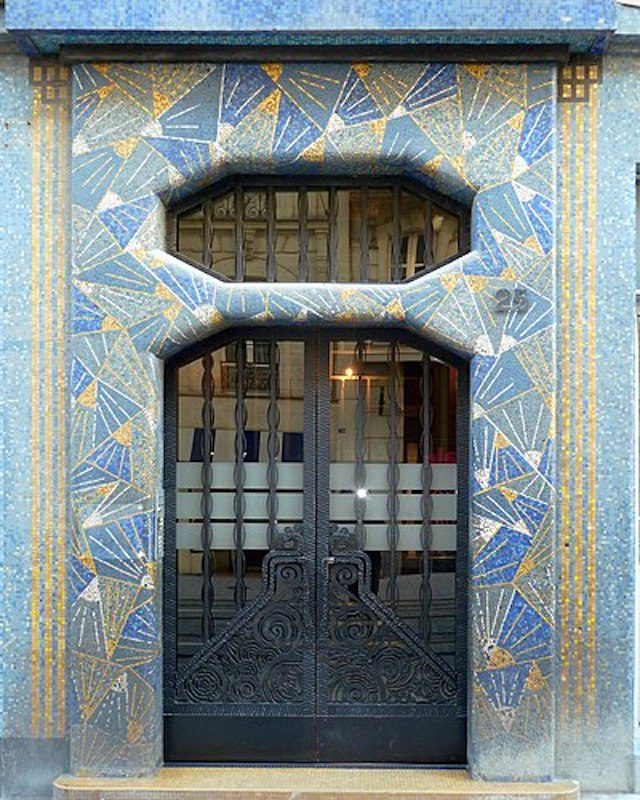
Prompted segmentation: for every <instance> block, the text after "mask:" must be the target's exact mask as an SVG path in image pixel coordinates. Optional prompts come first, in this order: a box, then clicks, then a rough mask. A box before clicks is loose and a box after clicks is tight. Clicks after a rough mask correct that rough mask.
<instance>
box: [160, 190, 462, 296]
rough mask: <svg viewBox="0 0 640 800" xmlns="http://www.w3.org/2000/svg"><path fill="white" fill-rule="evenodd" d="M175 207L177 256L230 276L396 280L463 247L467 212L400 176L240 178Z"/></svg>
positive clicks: (431, 266) (238, 278) (431, 265)
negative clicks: (362, 177) (285, 179)
mask: <svg viewBox="0 0 640 800" xmlns="http://www.w3.org/2000/svg"><path fill="white" fill-rule="evenodd" d="M173 213H174V217H173V223H174V225H172V226H171V227H172V228H175V230H176V232H177V252H178V254H179V255H181V256H182V257H184V258H187V259H189V260H191V261H193V262H194V263H196V264H198V265H200V266H201V267H202V268H204V269H206V270H208V271H211V272H213V273H215V274H217V275H218V276H220V277H222V278H225V279H227V280H234V281H246V280H251V281H287V282H293V281H300V282H306V281H338V282H379V283H397V282H399V281H402V280H409V279H411V278H413V277H415V276H417V275H419V274H421V273H422V272H424V271H428V270H431V269H434V268H435V267H437V266H439V265H441V264H442V263H445V262H446V261H448V260H450V259H451V258H454V257H456V256H458V255H460V254H461V253H463V252H465V251H467V250H468V247H469V214H468V209H467V208H466V207H464V206H461V205H459V204H457V203H455V202H453V201H451V200H450V199H449V198H445V197H441V196H439V195H434V194H432V193H430V194H427V193H425V191H424V189H423V188H422V187H421V186H420V185H419V184H414V183H413V182H411V181H406V180H395V181H390V180H388V179H387V180H373V179H368V180H366V181H360V182H358V181H354V180H337V179H334V181H332V182H330V183H327V182H326V180H325V179H321V180H319V179H314V178H311V177H310V178H307V179H306V181H305V183H300V182H294V181H289V182H287V181H284V180H283V179H278V180H277V181H267V180H264V179H259V178H244V179H237V180H234V181H226V182H223V183H221V184H218V185H217V186H216V187H214V189H213V190H212V191H210V192H208V193H207V194H205V195H203V197H202V199H201V200H200V201H198V202H196V203H195V205H194V203H193V200H192V201H191V205H190V206H189V207H188V208H186V209H183V208H178V209H175V210H174V212H173Z"/></svg>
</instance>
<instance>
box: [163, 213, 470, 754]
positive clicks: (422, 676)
mask: <svg viewBox="0 0 640 800" xmlns="http://www.w3.org/2000/svg"><path fill="white" fill-rule="evenodd" d="M235 200H237V197H236V198H235ZM273 202H274V198H273V197H272V198H271V199H269V197H267V199H266V206H265V208H266V207H269V206H270V205H272V204H273ZM359 235H360V234H359ZM230 364H232V365H233V369H234V373H233V380H232V381H230V382H228V384H226V385H225V384H223V383H221V382H220V381H219V379H218V377H219V375H220V374H221V371H222V370H223V368H224V367H225V366H226V367H228V366H229V365H230ZM252 366H253V367H260V368H261V369H264V370H265V381H264V382H263V384H262V387H261V390H260V391H249V388H248V387H249V384H248V380H247V377H248V375H249V374H250V373H249V368H250V367H252ZM180 375H182V377H180V378H179V386H178V376H180ZM190 376H191V377H190ZM465 376H466V365H465V364H464V363H463V362H462V361H460V360H459V359H456V358H454V357H453V356H449V355H448V354H446V353H443V352H441V351H440V350H439V349H438V348H436V347H435V346H431V345H429V347H428V348H427V347H426V346H425V344H424V342H422V341H421V340H419V339H417V338H416V337H413V336H410V335H407V334H400V333H392V332H381V331H376V332H373V331H371V332H362V331H360V332H358V333H357V334H355V335H351V336H350V335H349V334H348V333H343V334H342V335H340V336H338V334H335V335H334V334H333V333H331V332H327V331H324V332H319V331H315V332H314V331H310V332H308V333H304V332H295V334H293V335H291V334H289V338H286V339H285V338H283V337H282V334H281V333H278V332H277V331H265V330H264V329H262V330H260V331H253V332H252V331H247V332H245V333H243V334H242V335H238V334H234V333H233V332H229V333H227V334H221V335H220V336H218V337H216V339H215V340H214V341H213V342H209V343H204V344H200V345H197V346H196V347H195V348H194V349H193V350H192V351H191V352H190V353H186V354H183V355H182V356H180V360H177V359H176V360H175V361H173V362H170V363H169V365H168V367H167V403H166V405H167V431H168V444H167V464H166V469H167V476H168V477H167V483H166V485H167V489H168V492H169V495H170V496H169V500H168V502H167V509H168V517H167V534H166V547H167V549H168V551H169V553H168V555H167V558H166V560H165V570H166V571H165V583H166V587H167V590H166V594H165V597H166V602H165V635H166V640H165V666H166V674H165V698H166V711H167V726H168V728H167V731H168V737H167V742H168V743H169V744H168V748H169V752H168V754H167V757H168V758H169V760H171V758H176V759H187V760H192V761H194V760H195V761H198V760H202V761H206V760H224V758H225V756H224V755H223V754H225V753H227V754H229V753H230V754H233V753H238V754H240V755H238V756H234V755H229V756H228V757H229V758H230V760H234V759H235V758H236V757H238V758H240V759H242V758H245V759H248V760H265V759H266V760H277V759H282V760H286V759H288V758H292V759H293V760H306V761H318V760H323V759H325V760H347V761H349V760H351V761H358V760H383V761H384V760H389V761H393V760H408V761H412V760H418V761H420V760H421V761H432V760H435V761H440V762H443V761H459V760H461V759H463V758H464V731H465V727H464V725H465V723H464V720H465V694H466V687H465V673H466V633H465V630H466V605H465V603H466V600H465V596H466V595H465V593H466V574H465V569H466V566H465V565H466V561H465V557H464V548H465V546H466V522H465V520H466V508H465V503H466V496H465V490H464V485H463V484H462V483H461V478H462V477H463V476H464V475H465V470H466V458H467V456H466V447H465V446H464V436H465V427H466V399H465V398H466V391H467V389H466V377H465ZM195 377H197V378H198V380H197V381H196V380H195ZM452 386H457V389H456V390H455V392H454V394H451V392H452V391H453V390H452V389H451V387H452ZM447 392H448V393H449V395H448V397H449V400H447V401H446V403H445V404H444V405H443V404H442V402H441V398H442V397H443V396H444V395H447ZM438 398H440V400H439V399H438ZM181 403H182V404H184V407H183V406H181V405H180V404H181ZM181 408H182V409H183V410H182V411H180V409H181ZM191 409H193V412H192V410H191ZM443 414H444V416H443ZM449 417H452V418H453V419H455V425H454V426H453V427H452V423H448V422H447V418H449ZM193 426H196V427H193ZM447 426H448V427H447ZM298 428H299V429H300V430H297V429H298ZM453 428H455V431H454V433H453V434H451V430H453ZM445 429H446V430H445ZM443 430H444V433H443ZM447 431H449V433H447ZM259 433H262V434H263V436H262V438H261V437H260V436H259V435H258V434H259ZM187 434H188V435H187ZM451 435H453V436H454V439H453V440H452V439H451ZM185 436H186V437H187V438H186V439H185ZM443 436H444V439H443ZM447 436H449V439H446V437H447ZM456 437H457V438H456ZM303 442H304V445H303V444H302V443H303ZM451 448H453V453H451V452H449V451H450V449H451ZM180 454H182V455H180ZM452 459H453V460H452ZM192 462H196V463H195V464H193V463H192ZM197 462H200V463H199V464H198V463H197ZM456 464H457V466H456ZM192 466H196V467H197V470H196V471H193V470H192ZM434 470H435V471H434ZM456 471H457V472H458V478H457V485H458V491H457V498H458V500H457V506H456V505H455V503H454V500H455V496H454V495H455V485H456V478H455V475H456ZM192 474H193V475H194V478H193V481H194V482H190V481H192V478H190V477H189V476H190V475H192ZM443 476H444V477H443ZM447 476H448V477H447ZM447 481H448V482H447ZM434 492H435V494H434ZM438 493H439V494H438ZM191 509H193V510H191ZM443 509H444V510H443ZM447 509H448V510H447ZM447 514H448V515H449V516H448V517H446V515H447ZM198 515H200V518H199V519H198ZM438 515H439V516H438ZM445 518H446V519H445ZM443 520H444V521H443ZM446 520H448V522H447V521H446ZM196 525H197V529H198V539H197V542H199V545H198V544H197V543H195V541H194V540H192V539H191V538H190V536H191V534H190V530H191V528H192V527H193V526H196ZM435 529H437V530H439V533H438V535H437V536H435V535H434V530H435ZM445 529H446V530H445ZM452 529H454V530H452ZM438 537H439V538H438ZM447 537H448V538H447ZM192 542H193V543H192ZM190 548H191V549H190ZM194 548H195V551H196V553H197V551H198V549H199V550H200V553H199V554H198V555H199V564H200V571H199V572H197V574H193V573H192V567H191V566H190V564H191V563H192V561H191V560H190V559H191V556H192V555H193V552H194ZM192 576H193V577H192ZM196 579H197V581H198V583H197V584H196V586H197V598H196V594H195V593H193V594H191V595H190V594H189V592H190V591H191V590H190V589H189V586H190V585H193V584H194V581H195V580H196ZM181 581H182V582H183V584H181ZM185 581H186V582H185ZM434 581H435V582H434ZM443 581H444V583H443ZM189 582H191V583H189ZM445 584H446V586H448V587H449V589H446V590H443V588H442V587H443V586H445ZM181 587H182V588H181ZM185 587H186V588H185ZM434 587H435V588H434ZM185 592H186V593H185ZM190 598H193V601H192V600H191V599H190ZM190 619H196V620H198V623H199V624H198V627H197V628H196V626H195V625H192V624H191V622H190V621H189V620H190ZM189 626H191V627H189ZM369 717H374V718H376V719H377V720H378V721H379V724H378V723H376V725H375V726H367V722H366V720H367V718H369ZM216 718H217V721H216ZM436 718H437V722H436V721H435V719H436ZM277 720H281V722H280V723H278V724H279V725H280V727H278V725H276V721H277ZM385 726H387V727H385ZM391 728H393V730H394V737H395V736H396V735H398V736H400V739H399V740H398V741H402V742H403V744H402V747H401V748H400V750H398V749H397V748H396V749H395V750H394V749H392V750H389V742H390V741H392V739H391V738H390V737H389V736H388V735H387V734H385V730H386V731H387V732H388V731H389V730H391ZM399 729H401V730H402V733H400V734H398V733H397V731H398V730H399ZM416 737H417V738H416ZM430 737H431V739H430ZM431 740H432V750H431V751H429V750H428V746H429V745H428V742H429V741H431ZM336 741H340V742H342V743H343V744H342V749H340V750H339V751H336V749H335V745H334V744H332V743H335V742H336ZM393 741H396V740H395V738H393ZM415 741H419V742H420V748H423V749H416V745H415V744H412V742H415ZM203 743H205V744H206V747H208V748H210V750H203V747H205V744H203ZM207 743H208V744H207ZM234 747H235V748H236V749H235V750H234ZM251 747H254V748H255V753H254V752H253V751H252V750H251ZM394 747H395V745H394ZM403 748H404V749H403ZM412 748H414V749H412ZM424 748H427V749H424ZM260 754H265V758H264V759H263V758H262V756H261V755H260ZM461 754H462V755H461Z"/></svg>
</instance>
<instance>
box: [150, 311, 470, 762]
mask: <svg viewBox="0 0 640 800" xmlns="http://www.w3.org/2000/svg"><path fill="white" fill-rule="evenodd" d="M363 338H364V339H366V338H370V339H372V340H374V341H380V342H393V341H397V342H399V343H404V344H406V345H408V346H411V347H413V348H415V349H417V350H419V351H421V352H426V353H428V354H429V355H431V356H434V357H436V358H438V359H440V360H442V361H444V362H446V363H448V364H450V365H451V366H453V367H455V368H456V369H457V375H458V392H457V408H456V447H457V475H458V492H457V542H456V544H457V552H456V577H455V590H456V601H455V608H456V626H455V631H456V648H455V664H456V676H457V698H458V699H457V706H456V711H457V713H456V716H457V717H459V718H461V717H464V721H463V727H464V731H465V732H464V736H463V738H464V749H465V753H466V722H467V720H466V709H467V705H468V703H467V673H468V665H469V657H468V652H467V641H468V631H467V628H468V585H469V573H468V570H469V567H468V528H469V500H468V490H469V442H470V428H469V407H470V395H469V363H468V361H467V360H465V359H464V358H462V357H460V356H458V355H456V354H453V353H451V352H449V351H446V350H445V349H443V348H441V347H440V346H439V345H437V344H435V343H432V342H431V341H429V340H428V339H426V338H422V337H420V336H418V335H415V334H413V333H409V332H406V331H403V330H399V329H397V328H383V327H378V328H372V327H336V326H332V327H330V328H329V327H321V326H314V327H312V328H297V329H292V328H291V327H286V326H278V325H276V326H270V327H269V328H263V327H235V328H232V329H229V330H227V331H224V332H222V333H220V334H217V335H216V336H214V337H212V338H210V339H208V340H205V341H202V342H198V343H196V344H194V345H192V346H190V347H188V348H186V349H185V350H183V351H181V352H180V353H179V354H177V355H176V356H175V357H173V358H172V359H169V360H167V362H166V363H165V376H164V377H165V380H164V386H165V395H164V397H165V405H164V424H165V427H164V431H165V434H164V476H163V489H164V496H165V516H164V542H165V546H164V558H163V587H164V588H163V603H162V607H163V624H162V630H163V654H164V658H163V665H164V690H163V699H164V728H165V736H164V748H165V753H166V754H167V753H168V756H169V757H168V758H167V759H166V760H167V761H169V762H171V761H175V760H176V757H175V756H172V755H171V751H172V750H174V745H175V743H176V741H177V740H179V739H181V737H184V736H187V737H188V738H189V739H190V740H192V744H193V746H192V747H190V748H188V749H189V751H190V753H191V754H192V756H193V757H192V758H189V759H188V760H189V761H195V762H199V761H206V762H208V763H216V762H218V763H228V762H232V761H233V762H234V763H238V762H237V759H236V758H233V757H232V756H230V754H228V753H225V750H224V742H223V741H222V739H223V737H219V738H216V759H215V761H213V760H212V759H211V755H210V752H208V751H207V749H206V748H207V746H211V745H210V744H208V742H202V741H201V740H200V737H198V736H197V735H195V736H194V735H193V730H194V728H195V727H196V726H195V725H194V723H195V722H196V719H198V718H200V719H202V720H203V721H206V720H207V719H208V720H210V722H209V728H211V727H216V726H215V725H213V726H212V725H211V720H212V719H215V717H213V715H211V714H203V713H202V712H200V713H198V709H197V708H193V709H182V708H181V711H180V714H176V713H175V711H176V709H175V706H174V702H175V699H174V698H175V674H176V670H175V662H176V657H177V559H176V548H175V542H176V465H177V431H178V413H177V411H178V408H177V400H178V391H177V390H178V383H177V374H178V369H179V367H181V366H183V365H185V364H187V363H190V362H192V361H194V360H195V359H197V358H198V357H199V356H202V355H203V354H204V353H206V352H208V351H211V350H214V349H219V348H221V347H224V346H225V345H226V344H229V343H231V342H233V341H236V340H238V339H259V340H261V341H265V340H268V341H273V340H275V341H302V342H304V343H305V357H304V358H305V389H304V434H305V436H304V440H305V451H304V462H303V474H304V479H303V497H304V498H305V499H304V520H303V525H304V529H305V536H304V540H305V548H306V550H305V553H306V554H307V555H308V557H311V556H313V557H315V560H316V563H315V570H316V571H317V570H318V565H317V557H318V553H319V551H320V550H321V549H322V548H325V549H326V542H322V544H320V543H319V539H320V538H321V537H324V538H325V539H326V538H327V536H328V533H327V534H321V535H320V536H319V535H318V534H317V532H316V531H317V528H318V525H319V524H322V522H323V520H325V521H326V520H328V518H329V514H328V506H329V484H328V473H329V453H328V438H327V436H323V435H321V431H322V430H323V429H324V427H325V426H326V427H327V428H328V414H329V385H330V384H329V381H330V378H329V373H328V353H329V344H330V342H331V341H335V340H341V341H349V340H354V341H355V340H357V339H363ZM323 367H324V368H325V369H324V371H323V369H322V368H323ZM307 375H308V376H309V379H307V378H306V376H307ZM321 476H322V477H323V480H322V481H321V482H322V485H320V477H321ZM312 534H313V535H312ZM309 548H310V549H309ZM318 584H319V580H318V579H317V577H315V572H314V586H313V588H312V594H313V597H312V600H311V603H312V607H313V608H312V611H313V614H314V616H315V623H316V624H315V626H314V627H315V638H316V642H317V631H318V599H317V594H318V592H319V591H320V590H319V587H318ZM316 652H317V644H316ZM316 671H317V661H316ZM316 685H317V673H316ZM425 710H426V709H425ZM178 716H179V717H181V718H183V720H184V723H183V724H180V725H178V726H177V727H176V726H172V725H171V720H170V718H171V717H173V719H174V722H175V721H176V718H177V717H178ZM223 716H224V717H225V720H226V721H225V728H226V727H227V723H231V722H232V720H233V721H234V727H236V728H237V729H238V730H237V735H239V736H242V734H243V729H244V730H246V731H249V730H251V728H252V727H253V726H254V724H255V720H256V719H257V717H232V716H226V715H225V714H224V713H220V712H218V714H217V717H218V719H219V718H221V717H223ZM424 716H427V715H416V714H415V713H414V714H412V715H409V716H406V717H404V718H403V719H402V725H403V726H406V727H407V731H408V732H410V730H411V722H412V719H413V720H416V719H418V720H419V719H422V718H423V717H424ZM429 716H430V717H431V716H433V715H429ZM436 716H437V715H436ZM259 718H260V719H261V721H262V724H263V725H264V726H265V737H264V738H265V740H268V741H269V744H270V745H272V747H271V749H270V752H269V754H268V755H266V756H262V755H261V754H260V753H248V754H247V755H248V758H246V759H245V760H243V761H242V762H240V763H252V762H260V763H264V762H265V761H266V762H277V763H280V762H282V763H309V761H308V759H306V758H304V757H301V756H298V757H296V753H295V751H293V752H292V747H291V742H292V740H293V741H294V742H296V741H298V742H299V744H300V746H301V751H303V750H305V748H306V746H307V745H308V741H309V736H310V735H312V736H313V737H317V728H318V726H319V725H320V724H321V720H320V718H319V716H318V715H317V713H316V714H315V715H314V716H312V717H301V718H293V717H282V716H278V715H272V716H269V717H259ZM285 719H286V721H287V722H286V726H285V727H286V728H287V735H286V736H285V737H284V738H283V737H282V733H283V731H282V728H283V722H284V720H285ZM339 719H341V720H344V719H354V718H353V717H347V718H345V717H340V718H339ZM381 719H382V720H389V722H388V723H387V724H392V723H391V722H390V720H392V719H393V718H392V717H382V718H381ZM239 720H240V722H239V724H238V721H239ZM370 720H371V718H370V717H360V718H359V723H358V724H355V727H354V726H352V733H353V735H356V736H357V732H358V730H359V729H360V728H362V724H364V725H365V726H366V725H370ZM308 723H310V724H311V727H312V728H313V733H311V731H310V729H309V724H308ZM385 730H387V731H388V728H386V729H385ZM292 733H293V737H292V736H291V734H292ZM342 746H344V742H342ZM218 754H219V756H218ZM179 760H181V761H182V762H183V763H184V761H185V760H186V759H184V758H181V759H179ZM339 760H343V761H344V758H342V754H341V753H340V752H332V751H331V748H329V751H328V752H327V753H326V757H325V758H324V762H330V763H333V762H334V761H339ZM356 760H357V759H350V758H347V761H348V762H352V761H356ZM407 760H408V761H411V763H422V762H420V761H417V762H416V759H415V756H414V757H413V758H408V759H407ZM311 763H316V762H311ZM317 763H323V762H322V761H319V762H317ZM429 763H430V762H429ZM458 763H466V757H464V758H463V759H462V761H459V762H458Z"/></svg>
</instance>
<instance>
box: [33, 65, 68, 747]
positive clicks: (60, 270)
mask: <svg viewBox="0 0 640 800" xmlns="http://www.w3.org/2000/svg"><path fill="white" fill-rule="evenodd" d="M30 78H31V86H32V160H31V170H32V171H31V251H32V256H31V259H32V261H31V312H32V337H33V339H32V351H31V357H32V369H31V394H32V410H31V453H32V458H31V482H32V503H31V509H32V510H31V540H32V558H31V569H32V573H31V574H32V578H31V735H32V736H34V737H46V738H52V737H62V736H64V735H65V732H66V642H65V630H66V569H65V556H66V545H65V542H66V533H67V520H66V468H67V463H66V462H67V442H66V389H67V387H66V361H65V330H66V319H67V281H66V270H67V252H68V239H67V229H66V225H67V224H68V196H69V190H68V180H69V159H70V153H69V146H70V144H69V119H70V70H69V69H68V68H67V67H65V66H62V65H60V64H48V63H39V62H33V63H32V64H31V75H30Z"/></svg>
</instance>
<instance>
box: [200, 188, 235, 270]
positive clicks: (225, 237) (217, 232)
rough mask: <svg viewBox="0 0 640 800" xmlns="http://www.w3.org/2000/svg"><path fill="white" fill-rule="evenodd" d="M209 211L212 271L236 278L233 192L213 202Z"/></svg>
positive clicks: (209, 206) (208, 208)
mask: <svg viewBox="0 0 640 800" xmlns="http://www.w3.org/2000/svg"><path fill="white" fill-rule="evenodd" d="M207 211H208V212H209V213H210V215H211V219H210V229H211V233H210V237H211V243H210V250H211V253H210V264H211V269H213V270H215V271H216V272H219V273H220V274H221V275H225V276H226V277H227V278H234V277H235V274H236V256H235V248H236V237H235V218H236V204H235V198H234V195H233V192H229V194H225V195H224V196H223V197H218V198H215V199H214V200H212V202H211V203H210V204H209V205H208V207H207Z"/></svg>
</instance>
